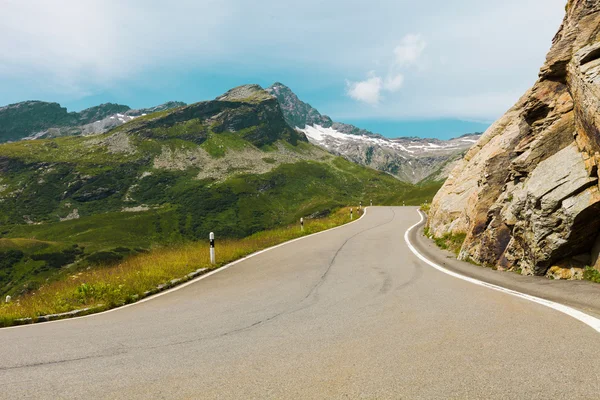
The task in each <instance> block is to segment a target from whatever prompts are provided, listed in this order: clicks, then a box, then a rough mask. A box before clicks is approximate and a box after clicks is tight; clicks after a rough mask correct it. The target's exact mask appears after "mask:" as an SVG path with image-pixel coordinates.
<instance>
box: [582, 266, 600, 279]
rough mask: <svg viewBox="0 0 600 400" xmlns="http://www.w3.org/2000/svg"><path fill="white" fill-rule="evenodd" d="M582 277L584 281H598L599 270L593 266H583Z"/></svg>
mask: <svg viewBox="0 0 600 400" xmlns="http://www.w3.org/2000/svg"><path fill="white" fill-rule="evenodd" d="M583 279H584V280H586V281H591V282H596V283H600V271H598V270H597V269H595V268H593V267H585V269H584V270H583Z"/></svg>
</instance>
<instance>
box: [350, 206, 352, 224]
mask: <svg viewBox="0 0 600 400" xmlns="http://www.w3.org/2000/svg"><path fill="white" fill-rule="evenodd" d="M350 221H352V208H351V209H350Z"/></svg>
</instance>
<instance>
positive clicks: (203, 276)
mask: <svg viewBox="0 0 600 400" xmlns="http://www.w3.org/2000/svg"><path fill="white" fill-rule="evenodd" d="M367 209H368V207H364V212H363V214H362V215H361V216H360V218H358V219H357V220H355V221H351V222H348V223H346V224H344V225H340V226H336V227H335V228H331V229H326V230H324V231H321V232H317V233H311V234H310V235H306V236H301V237H299V238H296V239H292V240H288V241H287V242H283V243H280V244H278V245H275V246H273V247H269V248H266V249H263V250H259V251H257V252H255V253H252V254H249V255H247V256H246V257H243V258H240V259H239V260H235V261H232V262H230V263H229V264H226V265H224V266H222V267H220V268H217V269H215V270H214V271H211V272H209V273H207V274H204V275H200V276H199V277H197V278H194V279H192V280H191V281H187V282H185V283H183V284H181V285H179V286H175V287H174V288H171V289H168V290H165V291H164V292H159V293H156V294H153V295H152V296H148V297H146V298H143V299H142V300H140V301H136V302H135V303H130V304H126V305H124V306H121V307H116V308H111V309H110V310H106V311H102V312H99V313H94V314H88V315H82V316H80V317H73V318H65V319H58V320H55V321H48V322H39V323H33V324H25V325H17V326H8V327H6V328H0V331H1V330H4V329H18V328H31V327H34V326H39V325H40V324H41V325H48V324H52V323H55V322H68V321H72V320H76V319H83V318H89V317H97V316H99V315H102V314H108V313H110V312H113V311H119V310H123V309H124V308H128V307H133V306H136V305H138V304H141V303H145V302H147V301H150V300H154V299H156V298H157V297H160V296H164V295H166V294H169V293H171V292H175V291H177V290H180V289H183V288H184V287H186V286H189V285H193V284H194V283H196V282H198V281H201V280H202V279H206V278H208V277H209V276H211V275H214V274H217V273H219V272H222V271H225V270H226V269H227V268H229V267H233V266H234V265H236V264H239V263H241V262H243V261H246V260H247V259H249V258H252V257H256V256H257V255H259V254H262V253H265V252H267V251H270V250H274V249H276V248H278V247H282V246H286V245H288V244H290V243H294V242H297V241H299V240H302V239H306V238H309V237H312V236H317V235H320V234H322V233H326V232H331V231H335V230H336V229H340V228H343V227H345V226H348V225H350V224H354V223H356V222H358V221H360V220H361V219H362V218H363V217H364V216H365V215H367Z"/></svg>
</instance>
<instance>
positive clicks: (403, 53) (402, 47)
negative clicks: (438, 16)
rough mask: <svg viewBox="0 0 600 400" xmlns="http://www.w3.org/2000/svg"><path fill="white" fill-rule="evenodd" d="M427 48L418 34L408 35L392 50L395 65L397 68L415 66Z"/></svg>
mask: <svg viewBox="0 0 600 400" xmlns="http://www.w3.org/2000/svg"><path fill="white" fill-rule="evenodd" d="M425 47H427V43H426V42H425V39H423V37H422V36H421V35H420V34H408V35H406V36H404V37H403V38H402V41H401V42H400V44H399V45H398V46H396V48H395V49H394V55H395V56H396V59H395V63H396V64H397V65H398V66H406V65H412V64H415V63H416V62H417V61H418V60H419V58H420V57H421V54H423V51H424V50H425Z"/></svg>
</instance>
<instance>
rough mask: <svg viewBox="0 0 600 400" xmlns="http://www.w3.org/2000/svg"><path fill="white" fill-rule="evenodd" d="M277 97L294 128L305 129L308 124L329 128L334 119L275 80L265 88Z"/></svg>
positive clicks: (285, 115) (286, 118)
mask: <svg viewBox="0 0 600 400" xmlns="http://www.w3.org/2000/svg"><path fill="white" fill-rule="evenodd" d="M265 91H266V92H268V93H270V94H271V95H273V96H275V97H276V98H277V101H279V105H280V106H281V109H282V111H283V115H284V117H285V120H286V122H287V123H288V124H289V125H290V126H291V127H294V128H300V129H304V128H305V127H306V126H307V125H311V126H312V125H320V126H323V127H325V128H329V127H330V126H331V125H332V124H333V121H331V118H329V117H328V116H327V115H322V114H321V113H320V112H319V111H318V110H317V109H315V108H313V107H312V106H311V105H310V104H308V103H305V102H303V101H302V100H300V99H299V98H298V96H296V94H295V93H294V92H293V91H292V90H291V89H290V88H289V87H287V86H286V85H284V84H283V83H281V82H275V83H274V84H272V85H271V86H269V87H268V88H266V89H265Z"/></svg>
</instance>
